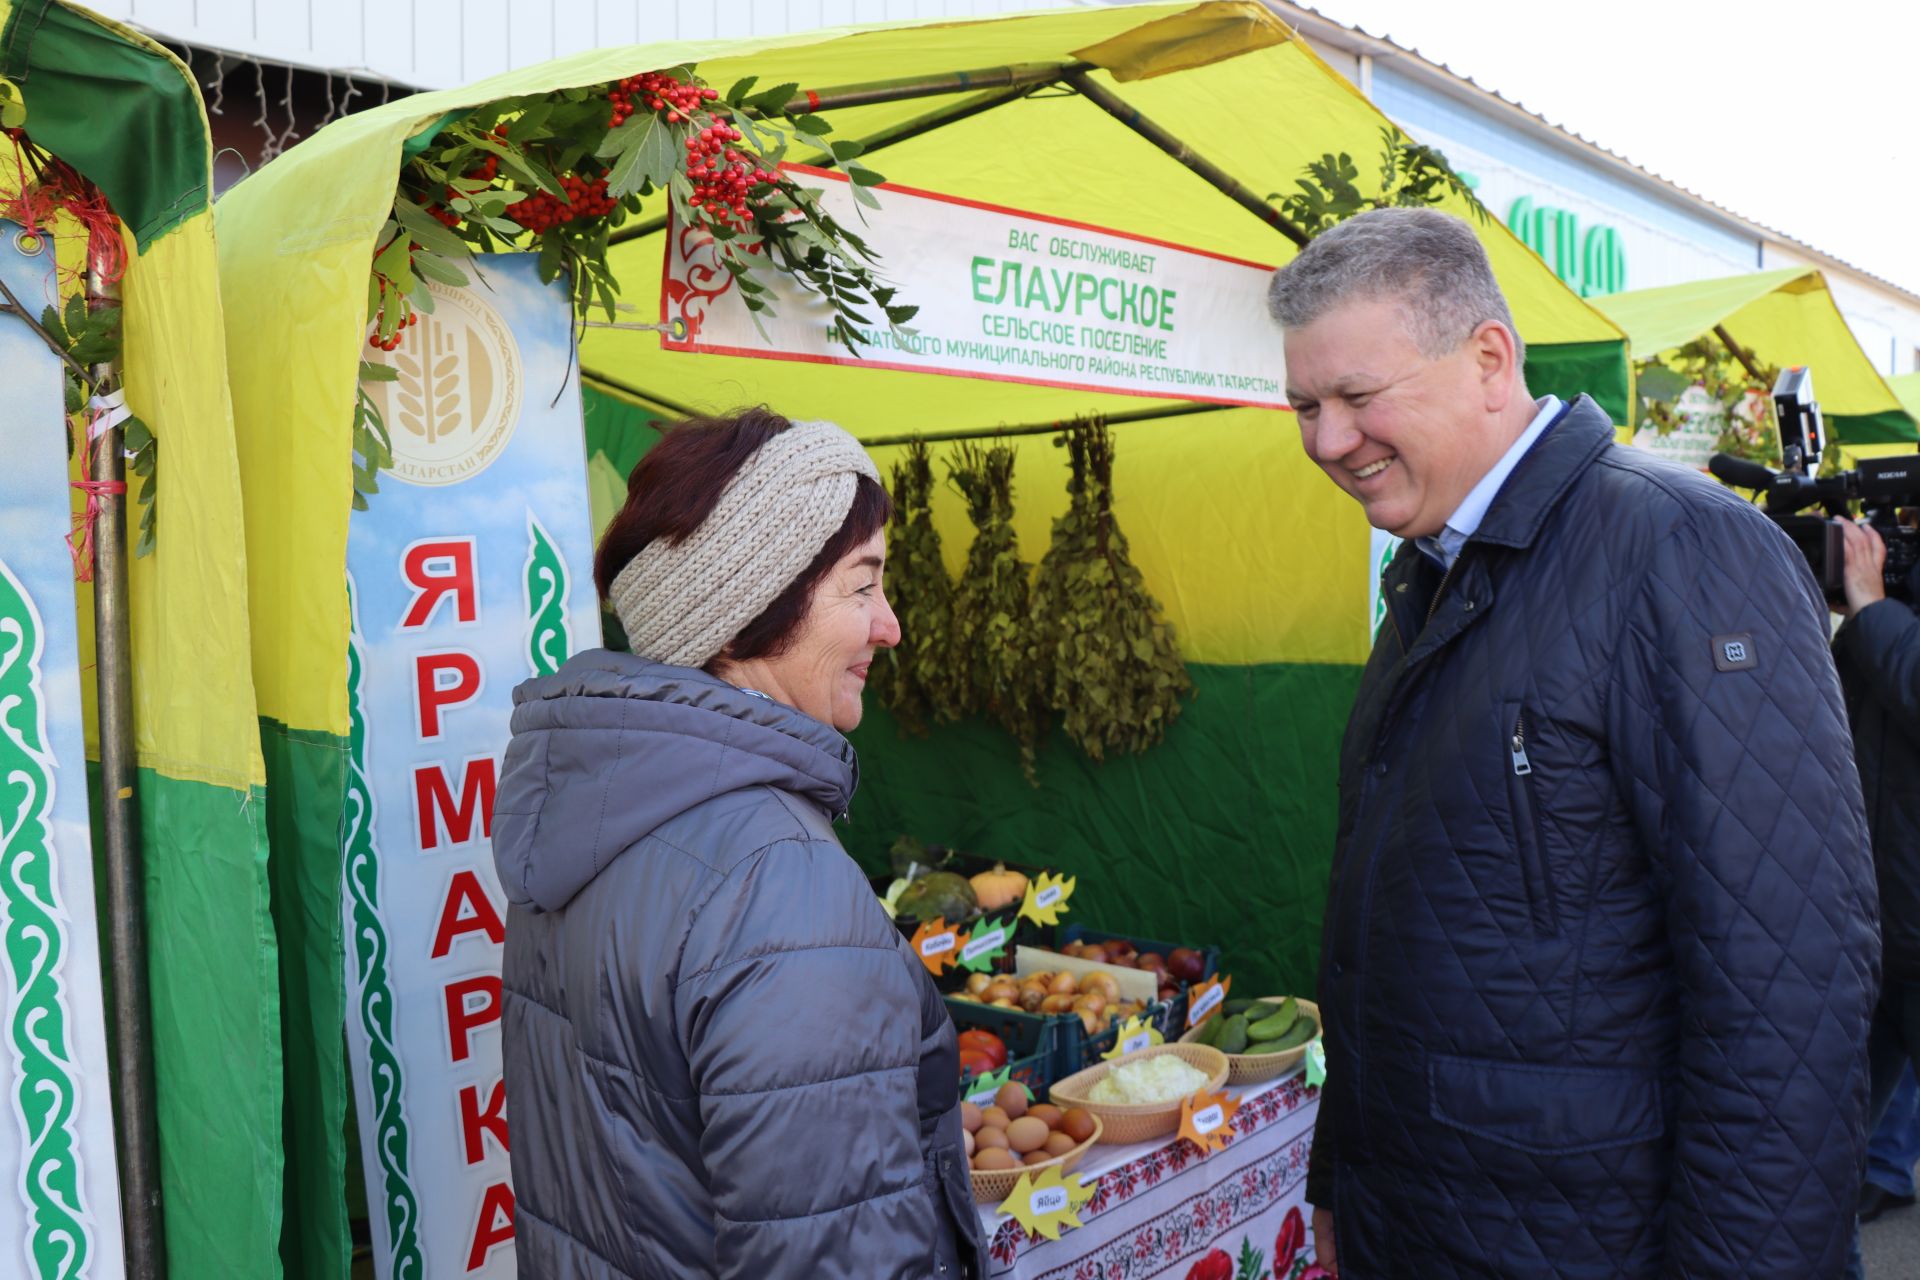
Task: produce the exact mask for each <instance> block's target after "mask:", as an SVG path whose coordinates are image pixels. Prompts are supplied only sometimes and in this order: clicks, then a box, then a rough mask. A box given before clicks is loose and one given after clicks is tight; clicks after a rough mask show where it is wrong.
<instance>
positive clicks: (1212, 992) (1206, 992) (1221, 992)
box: [1187, 974, 1233, 1028]
mask: <svg viewBox="0 0 1920 1280" xmlns="http://www.w3.org/2000/svg"><path fill="white" fill-rule="evenodd" d="M1232 986H1233V979H1232V978H1230V977H1228V976H1227V975H1225V974H1222V975H1221V976H1219V977H1218V978H1209V979H1207V980H1206V981H1205V982H1203V983H1201V984H1200V985H1199V986H1197V987H1195V988H1194V989H1193V990H1192V991H1191V992H1189V993H1188V994H1187V1026H1188V1027H1189V1028H1193V1027H1197V1026H1199V1025H1200V1024H1201V1023H1203V1022H1205V1021H1206V1020H1207V1015H1208V1014H1211V1013H1212V1012H1213V1011H1214V1010H1215V1009H1218V1008H1219V1007H1220V1006H1221V1005H1222V1004H1223V1003H1225V1002H1226V999H1227V991H1228V989H1229V988H1231V987H1232Z"/></svg>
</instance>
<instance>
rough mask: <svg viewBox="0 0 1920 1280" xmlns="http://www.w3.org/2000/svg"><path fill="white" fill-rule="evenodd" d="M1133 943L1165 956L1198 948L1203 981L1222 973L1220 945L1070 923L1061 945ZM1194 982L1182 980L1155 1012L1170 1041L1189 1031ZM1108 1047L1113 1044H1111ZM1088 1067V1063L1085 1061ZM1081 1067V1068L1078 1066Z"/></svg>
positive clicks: (1144, 950) (1064, 927) (1143, 950)
mask: <svg viewBox="0 0 1920 1280" xmlns="http://www.w3.org/2000/svg"><path fill="white" fill-rule="evenodd" d="M1116 938H1118V939H1123V940H1124V941H1127V942H1131V943H1132V944H1133V946H1134V949H1135V950H1136V951H1138V952H1140V953H1142V954H1145V953H1147V952H1157V953H1159V954H1160V955H1161V956H1166V955H1169V954H1171V953H1172V952H1173V950H1174V948H1176V947H1185V948H1186V949H1187V950H1189V951H1198V952H1199V953H1200V959H1201V969H1200V981H1202V982H1205V981H1206V980H1207V979H1208V978H1212V977H1214V976H1216V975H1218V974H1219V972H1220V948H1219V947H1216V946H1197V947H1196V946H1194V945H1193V944H1192V943H1187V942H1161V941H1159V940H1158V939H1155V938H1143V937H1141V936H1139V935H1138V934H1133V933H1112V932H1108V931H1106V930H1103V929H1095V928H1093V927H1092V926H1090V925H1084V924H1067V925H1062V926H1061V927H1060V932H1059V937H1058V946H1059V947H1064V946H1066V945H1067V944H1068V943H1069V942H1111V941H1113V940H1114V939H1116ZM1056 949H1057V947H1056ZM1189 985H1190V984H1188V983H1186V982H1181V983H1180V992H1179V994H1178V995H1176V996H1175V997H1174V998H1173V999H1172V1000H1169V1001H1167V1002H1165V1003H1159V1002H1157V1001H1156V1004H1155V1007H1156V1011H1155V1012H1154V1013H1153V1014H1152V1015H1151V1016H1152V1018H1153V1024H1154V1025H1155V1026H1156V1027H1158V1028H1160V1034H1161V1035H1163V1036H1165V1037H1166V1038H1167V1039H1169V1040H1177V1039H1179V1038H1180V1037H1181V1036H1182V1035H1183V1034H1185V1033H1186V1030H1187V1022H1186V1018H1187V988H1188V986H1189ZM1108 1047H1111V1045H1109V1046H1108ZM1082 1065H1083V1066H1084V1065H1085V1064H1084V1063H1082ZM1075 1070H1078V1068H1075Z"/></svg>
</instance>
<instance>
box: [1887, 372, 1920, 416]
mask: <svg viewBox="0 0 1920 1280" xmlns="http://www.w3.org/2000/svg"><path fill="white" fill-rule="evenodd" d="M1887 390H1889V391H1891V392H1893V394H1894V396H1895V398H1896V399H1898V400H1899V401H1900V403H1901V404H1902V405H1905V406H1906V410H1907V412H1908V413H1910V414H1912V415H1913V417H1914V419H1915V420H1916V421H1920V373H1903V374H1900V375H1899V376H1898V377H1893V378H1888V379H1887Z"/></svg>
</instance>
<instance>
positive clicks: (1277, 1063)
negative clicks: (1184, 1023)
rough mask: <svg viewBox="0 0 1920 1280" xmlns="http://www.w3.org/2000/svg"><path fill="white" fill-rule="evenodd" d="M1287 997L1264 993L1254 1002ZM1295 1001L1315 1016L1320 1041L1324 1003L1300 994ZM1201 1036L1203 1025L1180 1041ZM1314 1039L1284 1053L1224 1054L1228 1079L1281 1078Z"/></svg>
mask: <svg viewBox="0 0 1920 1280" xmlns="http://www.w3.org/2000/svg"><path fill="white" fill-rule="evenodd" d="M1285 999H1286V997H1285V996H1262V997H1261V998H1260V999H1258V1000H1256V1001H1254V1003H1255V1004H1271V1005H1277V1004H1279V1003H1280V1002H1281V1001H1282V1000H1285ZM1295 1003H1296V1004H1298V1005H1299V1006H1300V1012H1301V1013H1302V1014H1305V1015H1307V1016H1310V1017H1311V1018H1312V1019H1313V1022H1314V1026H1315V1028H1316V1030H1315V1031H1314V1033H1313V1040H1318V1039H1319V1038H1320V1035H1321V1032H1323V1031H1325V1030H1326V1029H1327V1027H1326V1024H1325V1023H1324V1022H1321V1021H1320V1006H1319V1005H1317V1004H1315V1003H1314V1002H1313V1001H1311V1000H1301V999H1299V998H1298V997H1295ZM1219 1016H1220V1015H1219V1014H1215V1015H1214V1017H1216V1018H1217V1017H1219ZM1205 1025H1206V1024H1205V1023H1202V1024H1201V1026H1205ZM1199 1035H1200V1027H1195V1028H1193V1030H1191V1031H1189V1032H1187V1034H1185V1035H1183V1036H1181V1037H1180V1043H1181V1044H1192V1043H1194V1041H1195V1040H1196V1039H1197V1038H1198V1037H1199ZM1313 1040H1308V1041H1307V1042H1306V1044H1302V1045H1300V1046H1299V1047H1297V1048H1293V1049H1288V1050H1286V1051H1285V1052H1283V1053H1251V1054H1250V1053H1228V1054H1222V1055H1221V1056H1222V1057H1224V1058H1226V1060H1227V1079H1228V1080H1230V1081H1232V1082H1233V1083H1234V1084H1259V1083H1260V1082H1261V1081H1263V1080H1278V1079H1279V1078H1280V1077H1281V1076H1283V1075H1286V1074H1287V1073H1288V1072H1289V1071H1291V1070H1293V1069H1294V1068H1295V1067H1297V1066H1299V1065H1300V1060H1301V1059H1302V1058H1304V1057H1306V1056H1307V1045H1309V1044H1312V1043H1313ZM1202 1047H1204V1046H1202Z"/></svg>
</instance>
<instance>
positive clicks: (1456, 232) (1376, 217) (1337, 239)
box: [1267, 209, 1527, 363]
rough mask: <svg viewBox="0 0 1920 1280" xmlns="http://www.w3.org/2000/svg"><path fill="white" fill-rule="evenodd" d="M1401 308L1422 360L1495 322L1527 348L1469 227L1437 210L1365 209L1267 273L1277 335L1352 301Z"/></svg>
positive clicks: (1521, 353)
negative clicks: (1270, 275)
mask: <svg viewBox="0 0 1920 1280" xmlns="http://www.w3.org/2000/svg"><path fill="white" fill-rule="evenodd" d="M1359 299H1367V300H1388V301H1396V302H1398V303H1400V306H1401V310H1402V312H1403V313H1404V314H1405V316H1406V322H1407V332H1408V334H1409V335H1410V336H1411V337H1412V338H1413V340H1414V343H1415V344H1416V345H1417V346H1418V347H1419V348H1420V351H1421V353H1422V354H1423V355H1425V356H1426V357H1427V358H1428V359H1431V360H1437V359H1439V358H1440V357H1441V356H1444V355H1448V354H1450V353H1451V352H1454V351H1458V350H1459V349H1460V344H1461V343H1463V342H1465V341H1466V340H1467V339H1468V338H1470V337H1472V336H1473V331H1474V330H1475V329H1478V328H1479V327H1480V326H1481V325H1483V324H1485V323H1486V322H1487V321H1489V320H1498V321H1499V322H1500V323H1501V324H1503V325H1505V326H1506V327H1507V332H1509V333H1511V334H1513V343H1514V351H1515V355H1516V357H1517V358H1518V359H1519V360H1520V361H1521V362H1523V363H1524V362H1525V360H1526V355H1527V347H1526V343H1525V342H1523V341H1522V340H1521V338H1520V331H1519V330H1518V329H1516V328H1514V324H1513V312H1512V311H1510V310H1508V308H1507V299H1506V297H1505V295H1503V294H1502V293H1501V292H1500V285H1499V283H1498V282H1497V281H1495V280H1494V278H1493V267H1492V266H1491V264H1489V263H1488V261H1487V251H1486V250H1485V249H1483V248H1481V247H1480V239H1479V237H1478V236H1476V235H1474V234H1473V228H1472V227H1470V226H1468V225H1467V224H1466V223H1465V222H1463V221H1461V220H1460V219H1459V218H1456V217H1454V216H1453V215H1452V214H1447V213H1441V212H1440V211H1439V210H1438V209H1372V210H1369V211H1368V212H1366V213H1363V214H1360V215H1359V216H1357V217H1353V218H1349V219H1347V221H1345V222H1342V223H1340V224H1339V225H1338V226H1335V227H1332V228H1329V229H1328V230H1326V231H1323V232H1322V233H1321V234H1320V235H1319V236H1317V237H1315V238H1314V239H1313V240H1312V241H1310V242H1308V244H1307V247H1306V248H1304V249H1302V250H1301V251H1300V256H1299V257H1297V258H1295V259H1294V260H1293V261H1292V262H1289V263H1288V264H1287V265H1286V266H1284V267H1282V268H1280V269H1279V270H1278V271H1276V272H1274V273H1273V283H1272V284H1270V285H1269V286H1268V287H1267V309H1268V310H1269V311H1271V312H1272V313H1273V318H1274V319H1275V320H1277V321H1279V322H1280V327H1281V328H1283V329H1298V328H1302V327H1304V326H1306V325H1309V324H1312V323H1313V322H1314V321H1315V320H1318V319H1319V318H1320V317H1321V316H1323V315H1325V314H1327V312H1329V311H1331V310H1333V309H1334V308H1335V307H1337V306H1339V305H1340V304H1342V303H1344V302H1348V301H1352V300H1359Z"/></svg>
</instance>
